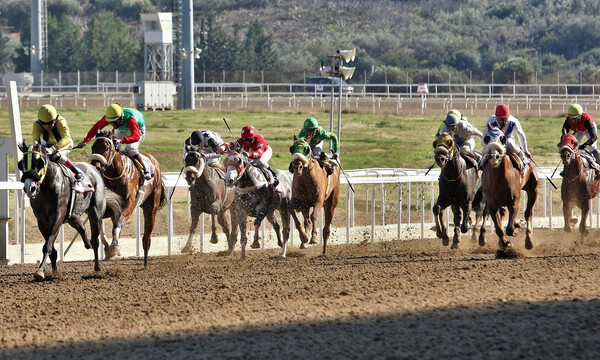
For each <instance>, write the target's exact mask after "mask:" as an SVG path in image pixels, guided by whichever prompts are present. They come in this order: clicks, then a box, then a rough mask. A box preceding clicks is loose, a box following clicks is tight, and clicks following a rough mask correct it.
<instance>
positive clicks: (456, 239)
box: [450, 204, 466, 249]
mask: <svg viewBox="0 0 600 360" xmlns="http://www.w3.org/2000/svg"><path fill="white" fill-rule="evenodd" d="M461 211H462V209H461V207H460V206H458V205H456V204H452V214H453V215H454V220H453V221H454V236H453V237H452V246H451V247H450V248H451V249H458V243H460V232H461V226H460V224H461V221H462V220H461V218H462V217H466V215H465V216H463V214H462V213H461Z"/></svg>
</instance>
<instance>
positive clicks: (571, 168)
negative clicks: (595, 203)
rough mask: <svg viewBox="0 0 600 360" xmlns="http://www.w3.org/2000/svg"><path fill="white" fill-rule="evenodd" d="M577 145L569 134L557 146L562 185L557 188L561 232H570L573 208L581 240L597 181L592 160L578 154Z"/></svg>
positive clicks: (584, 233) (598, 180)
mask: <svg viewBox="0 0 600 360" xmlns="http://www.w3.org/2000/svg"><path fill="white" fill-rule="evenodd" d="M578 145H579V142H578V141H577V139H576V138H575V136H573V135H572V134H566V135H564V136H563V137H562V138H561V139H560V143H559V144H558V148H559V153H560V158H561V160H562V163H563V165H564V172H563V181H562V185H561V187H560V197H561V199H562V202H563V216H564V219H565V227H564V229H565V231H566V232H571V221H572V216H573V207H575V206H577V207H579V208H580V209H581V220H580V222H579V234H580V235H581V237H582V238H583V237H584V236H587V235H588V234H589V231H588V229H587V227H586V224H587V223H586V222H587V217H588V214H589V212H590V200H591V199H593V198H594V197H596V195H598V185H599V184H600V179H598V178H597V174H596V170H595V169H594V168H593V167H592V165H591V164H593V163H594V159H593V157H592V156H589V155H588V154H586V153H580V152H579V150H578Z"/></svg>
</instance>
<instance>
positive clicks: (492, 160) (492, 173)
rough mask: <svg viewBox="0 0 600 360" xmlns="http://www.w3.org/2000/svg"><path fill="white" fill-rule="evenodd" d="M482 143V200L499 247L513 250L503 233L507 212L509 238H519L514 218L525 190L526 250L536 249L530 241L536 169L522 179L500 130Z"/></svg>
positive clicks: (536, 180)
mask: <svg viewBox="0 0 600 360" xmlns="http://www.w3.org/2000/svg"><path fill="white" fill-rule="evenodd" d="M483 140H484V143H485V144H486V146H485V148H484V151H483V154H484V155H483V159H482V160H481V167H482V169H483V174H482V189H483V196H484V197H485V202H486V208H487V212H488V214H489V215H490V216H491V217H492V221H493V222H494V227H495V229H496V234H497V235H498V242H499V244H500V247H501V248H507V247H511V246H512V244H511V242H510V240H507V239H506V237H505V233H504V231H503V230H502V219H503V217H504V215H505V213H506V211H508V223H507V225H506V235H508V236H516V235H517V230H516V229H517V228H518V227H519V226H518V224H515V218H516V216H517V213H518V210H519V201H520V199H521V190H524V191H525V192H526V193H527V206H526V208H525V220H526V222H527V230H526V236H525V248H526V249H527V250H530V249H532V248H533V242H532V240H531V233H532V223H531V221H532V216H533V205H535V201H536V199H537V195H538V190H537V184H538V177H537V173H536V172H535V169H534V168H533V165H530V166H528V167H527V168H526V169H525V170H524V171H523V176H521V174H520V172H519V169H518V168H517V167H516V166H515V165H514V164H513V160H511V158H510V157H509V155H508V154H507V150H506V137H505V136H504V133H502V131H501V130H500V129H498V128H494V129H492V130H490V131H489V133H488V135H486V136H485V137H484V139H483Z"/></svg>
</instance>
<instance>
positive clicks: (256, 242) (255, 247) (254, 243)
mask: <svg viewBox="0 0 600 360" xmlns="http://www.w3.org/2000/svg"><path fill="white" fill-rule="evenodd" d="M250 247H251V248H252V249H260V243H259V242H258V241H256V240H255V241H253V242H252V244H250Z"/></svg>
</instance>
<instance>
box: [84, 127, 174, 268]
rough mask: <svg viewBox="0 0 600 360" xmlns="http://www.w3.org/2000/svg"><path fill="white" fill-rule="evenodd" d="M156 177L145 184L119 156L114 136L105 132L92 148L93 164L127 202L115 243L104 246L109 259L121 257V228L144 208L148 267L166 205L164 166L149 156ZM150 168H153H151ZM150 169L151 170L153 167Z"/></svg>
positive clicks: (116, 224) (127, 160) (135, 169)
mask: <svg viewBox="0 0 600 360" xmlns="http://www.w3.org/2000/svg"><path fill="white" fill-rule="evenodd" d="M143 155H144V156H146V157H147V158H148V160H149V161H150V163H151V165H152V167H154V174H153V177H152V178H151V179H150V180H147V181H145V180H144V177H143V175H142V174H141V173H140V170H139V168H138V167H137V166H136V165H135V163H134V161H133V160H132V159H130V158H129V157H128V156H126V155H124V154H122V153H121V152H119V149H117V148H115V145H114V143H113V133H112V132H109V131H101V132H99V133H98V134H97V135H96V140H95V141H94V144H93V145H92V154H91V155H90V161H91V163H92V165H94V166H95V167H96V168H97V169H98V170H99V171H100V173H101V174H102V176H103V177H104V183H105V184H106V187H108V188H109V189H111V190H112V191H114V192H116V193H117V194H119V196H121V199H122V200H123V204H124V209H123V212H122V213H121V216H120V217H119V219H118V221H116V222H113V231H112V235H113V240H112V243H111V245H110V247H109V246H108V244H107V243H104V247H105V249H106V250H105V252H106V257H107V258H111V257H114V256H119V255H120V251H119V235H120V234H121V227H122V226H123V224H124V223H125V222H126V221H127V220H128V219H129V217H130V216H131V214H132V213H133V211H134V209H135V207H136V206H141V208H142V210H143V213H144V236H143V237H142V245H143V248H144V267H147V266H148V250H150V243H151V235H152V230H153V229H154V222H155V220H156V213H157V212H158V209H159V208H160V207H162V206H163V205H164V204H165V202H166V197H165V192H164V188H165V187H164V184H163V181H162V178H161V171H160V165H159V163H158V161H156V159H155V158H154V157H153V156H152V155H150V154H147V153H144V154H143ZM147 166H149V164H147ZM147 169H149V170H150V168H149V167H147Z"/></svg>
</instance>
